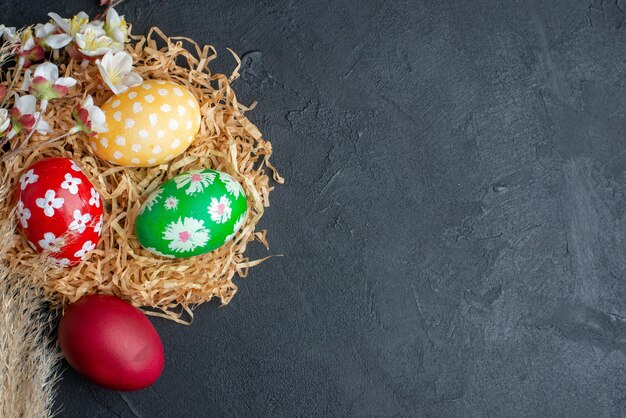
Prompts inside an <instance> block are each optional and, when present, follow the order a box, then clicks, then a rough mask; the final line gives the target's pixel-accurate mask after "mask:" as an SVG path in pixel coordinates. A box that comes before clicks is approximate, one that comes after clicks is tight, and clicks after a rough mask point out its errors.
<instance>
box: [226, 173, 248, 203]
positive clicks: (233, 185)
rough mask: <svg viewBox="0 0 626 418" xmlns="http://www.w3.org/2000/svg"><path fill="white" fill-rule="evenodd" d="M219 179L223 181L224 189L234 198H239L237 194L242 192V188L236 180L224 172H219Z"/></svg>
mask: <svg viewBox="0 0 626 418" xmlns="http://www.w3.org/2000/svg"><path fill="white" fill-rule="evenodd" d="M220 180H221V181H222V183H224V186H225V187H226V191H228V193H230V194H232V195H233V197H234V198H235V199H239V195H242V194H243V188H242V187H241V184H239V182H238V181H237V180H235V179H234V178H233V177H232V176H230V175H228V174H226V173H220Z"/></svg>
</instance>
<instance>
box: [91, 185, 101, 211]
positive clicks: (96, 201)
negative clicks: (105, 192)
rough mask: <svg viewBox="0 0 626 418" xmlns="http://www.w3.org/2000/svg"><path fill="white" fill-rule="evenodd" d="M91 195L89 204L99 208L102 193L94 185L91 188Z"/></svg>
mask: <svg viewBox="0 0 626 418" xmlns="http://www.w3.org/2000/svg"><path fill="white" fill-rule="evenodd" d="M90 193H91V197H90V198H89V204H90V205H91V206H95V207H97V208H99V207H100V193H98V191H97V190H96V189H94V188H93V187H92V188H91V192H90Z"/></svg>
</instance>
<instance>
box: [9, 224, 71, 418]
mask: <svg viewBox="0 0 626 418" xmlns="http://www.w3.org/2000/svg"><path fill="white" fill-rule="evenodd" d="M13 229H14V228H13V225H11V224H10V223H8V222H2V223H1V224H0V233H1V234H2V236H8V235H11V234H13V232H14V231H13ZM9 245H10V241H2V242H0V251H1V252H2V253H4V252H5V251H7V250H8V247H9ZM34 279H35V278H34V277H33V276H29V275H24V274H15V273H12V272H11V271H10V269H9V267H8V265H7V264H4V263H1V264H0V416H1V417H7V418H8V417H50V416H52V415H53V414H52V411H51V408H52V405H53V400H54V392H55V386H56V385H55V383H56V381H57V379H58V376H59V374H58V373H59V370H58V361H59V360H60V353H59V349H58V347H57V346H56V344H55V342H54V339H53V337H52V328H53V327H52V325H53V324H54V323H55V322H56V321H55V318H56V314H55V312H53V311H51V310H50V309H49V308H48V307H47V306H45V305H44V304H43V303H42V300H43V299H42V293H43V290H42V288H41V286H39V284H38V283H36V281H35V280H34Z"/></svg>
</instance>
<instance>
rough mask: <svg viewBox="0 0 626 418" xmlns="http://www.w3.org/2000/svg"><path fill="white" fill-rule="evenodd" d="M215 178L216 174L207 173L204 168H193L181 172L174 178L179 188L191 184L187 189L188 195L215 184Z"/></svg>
mask: <svg viewBox="0 0 626 418" xmlns="http://www.w3.org/2000/svg"><path fill="white" fill-rule="evenodd" d="M214 180H215V174H213V173H205V172H203V170H191V171H188V172H186V173H183V174H179V175H178V176H176V177H175V178H174V181H175V182H176V188H177V189H181V188H183V187H185V186H187V185H189V187H187V190H185V194H187V195H191V194H194V193H198V192H201V191H202V190H204V188H205V187H207V186H209V185H210V184H213V181H214Z"/></svg>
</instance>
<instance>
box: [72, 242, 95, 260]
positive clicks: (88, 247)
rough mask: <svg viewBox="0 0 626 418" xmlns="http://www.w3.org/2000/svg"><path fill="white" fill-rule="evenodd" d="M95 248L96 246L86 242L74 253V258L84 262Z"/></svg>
mask: <svg viewBox="0 0 626 418" xmlns="http://www.w3.org/2000/svg"><path fill="white" fill-rule="evenodd" d="M94 248H96V244H94V243H93V242H91V241H89V240H87V241H85V242H84V243H83V247H82V248H81V249H80V250H78V251H76V252H75V253H74V257H77V258H80V259H81V260H85V259H86V258H87V255H88V254H89V253H90V252H92V251H93V249H94Z"/></svg>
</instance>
